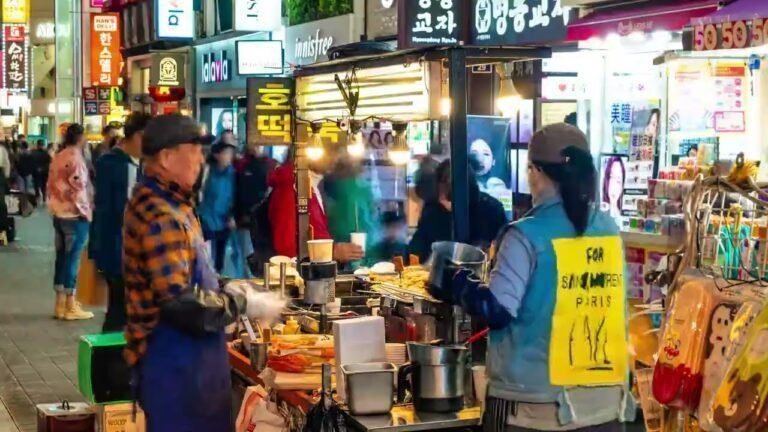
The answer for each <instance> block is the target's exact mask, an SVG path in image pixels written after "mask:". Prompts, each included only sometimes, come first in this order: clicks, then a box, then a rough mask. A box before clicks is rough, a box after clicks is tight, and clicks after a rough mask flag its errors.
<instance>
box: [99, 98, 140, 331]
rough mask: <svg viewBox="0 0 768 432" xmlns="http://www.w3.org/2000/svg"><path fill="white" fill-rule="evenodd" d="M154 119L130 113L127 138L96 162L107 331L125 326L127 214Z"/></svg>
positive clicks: (101, 265) (105, 328) (126, 130)
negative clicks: (143, 145)
mask: <svg viewBox="0 0 768 432" xmlns="http://www.w3.org/2000/svg"><path fill="white" fill-rule="evenodd" d="M150 119H151V117H150V116H149V115H148V114H145V113H141V112H135V113H132V114H131V115H129V116H128V118H127V119H126V121H125V125H124V129H123V130H124V133H125V137H124V138H123V139H122V140H120V143H119V144H118V145H116V146H115V147H114V148H112V149H111V150H110V151H108V152H107V153H105V154H103V155H102V156H101V157H100V158H99V159H98V160H97V161H96V183H95V186H96V197H95V200H94V221H93V225H94V230H93V233H94V237H95V240H96V241H95V244H94V250H93V252H94V254H93V256H94V259H95V262H96V268H98V269H99V270H100V271H101V272H102V273H103V274H104V277H105V278H106V280H107V286H108V287H109V300H108V303H107V314H106V317H105V318H104V326H103V331H104V332H105V333H107V332H114V331H122V330H123V328H124V327H125V283H124V279H123V215H124V213H125V205H126V203H127V202H128V198H129V197H130V196H131V192H132V191H133V187H134V186H135V185H136V182H137V180H138V178H139V158H140V157H141V140H142V134H143V131H144V128H145V127H146V126H147V123H148V122H149V120H150Z"/></svg>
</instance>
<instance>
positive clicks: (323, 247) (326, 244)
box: [307, 240, 333, 263]
mask: <svg viewBox="0 0 768 432" xmlns="http://www.w3.org/2000/svg"><path fill="white" fill-rule="evenodd" d="M307 249H308V251H309V260H310V261H312V262H315V263H326V262H331V261H333V240H309V241H308V242H307Z"/></svg>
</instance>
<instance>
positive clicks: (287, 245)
mask: <svg viewBox="0 0 768 432" xmlns="http://www.w3.org/2000/svg"><path fill="white" fill-rule="evenodd" d="M318 171H319V170H318ZM309 175H310V182H311V186H312V194H311V198H310V200H309V226H310V228H311V230H312V235H313V237H312V238H313V239H315V240H323V239H330V238H331V234H330V231H329V230H328V219H327V217H326V214H325V208H324V206H323V202H322V195H320V191H319V189H318V184H319V183H320V181H321V180H322V175H321V174H317V171H312V170H311V171H310V173H309ZM267 183H268V184H269V187H271V188H272V194H271V195H270V197H269V222H270V225H271V226H272V246H273V248H274V250H275V253H276V254H277V255H284V256H288V257H295V256H297V255H298V250H297V248H298V244H297V240H296V239H297V236H296V230H297V226H296V225H297V209H296V201H297V196H296V176H295V174H294V167H293V162H291V161H287V162H286V163H284V164H283V165H281V166H280V167H278V168H277V169H275V170H274V171H272V172H271V173H269V177H268V178H267ZM363 256H364V253H363V249H362V248H360V246H358V245H355V244H351V243H335V244H334V246H333V257H334V259H336V260H337V261H339V262H350V261H357V260H360V259H362V258H363Z"/></svg>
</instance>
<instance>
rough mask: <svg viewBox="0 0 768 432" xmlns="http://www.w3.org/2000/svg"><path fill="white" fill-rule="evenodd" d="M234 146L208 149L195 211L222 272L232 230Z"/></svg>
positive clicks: (217, 267)
mask: <svg viewBox="0 0 768 432" xmlns="http://www.w3.org/2000/svg"><path fill="white" fill-rule="evenodd" d="M234 157H235V146H233V145H231V144H228V143H226V142H224V141H220V142H218V143H217V144H215V145H213V147H211V155H210V157H209V158H208V164H207V165H206V166H205V173H204V174H203V183H202V199H201V200H200V206H199V207H198V213H199V214H200V221H201V222H202V225H203V234H204V235H205V240H206V241H209V242H211V250H212V251H213V259H214V262H215V268H216V271H217V272H219V273H221V272H222V271H223V270H224V261H225V258H226V255H227V243H228V241H229V237H230V234H231V233H232V230H234V229H235V220H234V217H233V209H234V205H235V168H234V167H233V166H232V161H233V160H234Z"/></svg>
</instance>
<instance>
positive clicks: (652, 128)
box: [645, 110, 661, 140]
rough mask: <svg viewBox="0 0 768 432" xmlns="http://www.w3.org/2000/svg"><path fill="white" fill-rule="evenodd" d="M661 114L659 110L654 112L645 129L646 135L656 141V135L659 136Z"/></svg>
mask: <svg viewBox="0 0 768 432" xmlns="http://www.w3.org/2000/svg"><path fill="white" fill-rule="evenodd" d="M660 115H661V113H660V112H659V110H652V111H651V116H650V118H648V125H647V126H646V127H645V135H646V136H652V137H653V138H654V140H655V139H656V134H658V131H659V116H660Z"/></svg>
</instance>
